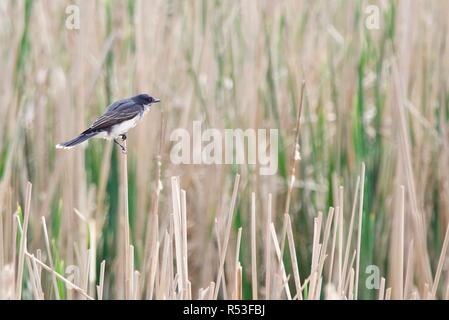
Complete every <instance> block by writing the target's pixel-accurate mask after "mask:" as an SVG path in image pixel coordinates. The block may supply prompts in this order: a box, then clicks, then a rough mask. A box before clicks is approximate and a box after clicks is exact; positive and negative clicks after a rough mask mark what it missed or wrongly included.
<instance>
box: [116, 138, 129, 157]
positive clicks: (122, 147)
mask: <svg viewBox="0 0 449 320" xmlns="http://www.w3.org/2000/svg"><path fill="white" fill-rule="evenodd" d="M125 137H126V136H125ZM122 140H123V141H125V140H126V138H125V139H123V137H122ZM114 142H115V143H116V144H117V145H118V146H119V147H120V149H122V153H123V154H126V148H125V146H123V145H122V144H120V142H118V141H117V139H114Z"/></svg>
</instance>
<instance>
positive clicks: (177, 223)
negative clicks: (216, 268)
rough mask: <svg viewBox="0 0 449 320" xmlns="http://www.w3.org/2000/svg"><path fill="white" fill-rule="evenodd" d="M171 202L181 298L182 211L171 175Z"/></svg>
mask: <svg viewBox="0 0 449 320" xmlns="http://www.w3.org/2000/svg"><path fill="white" fill-rule="evenodd" d="M172 202H173V214H172V217H173V227H174V239H175V250H176V271H177V274H178V277H179V278H178V280H179V283H178V290H179V293H180V294H181V299H182V297H183V292H184V288H185V282H186V280H187V279H186V277H185V276H186V275H185V274H184V270H185V269H184V263H183V261H184V259H183V253H184V249H183V248H184V246H183V235H182V217H181V215H182V213H181V194H180V186H179V180H178V178H177V177H172Z"/></svg>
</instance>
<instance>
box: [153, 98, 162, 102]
mask: <svg viewBox="0 0 449 320" xmlns="http://www.w3.org/2000/svg"><path fill="white" fill-rule="evenodd" d="M158 102H161V100H160V99H158V98H154V100H153V103H158Z"/></svg>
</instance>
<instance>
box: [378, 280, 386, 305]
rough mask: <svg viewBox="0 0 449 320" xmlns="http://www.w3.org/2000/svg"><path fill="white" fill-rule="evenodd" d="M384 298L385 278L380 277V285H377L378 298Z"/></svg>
mask: <svg viewBox="0 0 449 320" xmlns="http://www.w3.org/2000/svg"><path fill="white" fill-rule="evenodd" d="M384 299H385V278H384V277H382V278H381V279H380V287H379V300H384Z"/></svg>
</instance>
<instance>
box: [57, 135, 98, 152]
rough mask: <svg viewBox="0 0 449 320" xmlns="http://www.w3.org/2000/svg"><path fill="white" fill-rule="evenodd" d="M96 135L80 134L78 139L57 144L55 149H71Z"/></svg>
mask: <svg viewBox="0 0 449 320" xmlns="http://www.w3.org/2000/svg"><path fill="white" fill-rule="evenodd" d="M97 134H98V132H89V133H82V134H80V135H79V136H78V137H76V138H73V139H72V140H69V141H66V142H63V143H60V144H57V145H56V148H57V149H71V148H73V147H74V146H76V145H78V144H80V143H82V142H84V141H86V140H87V139H90V138H92V137H93V136H95V135H97Z"/></svg>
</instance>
